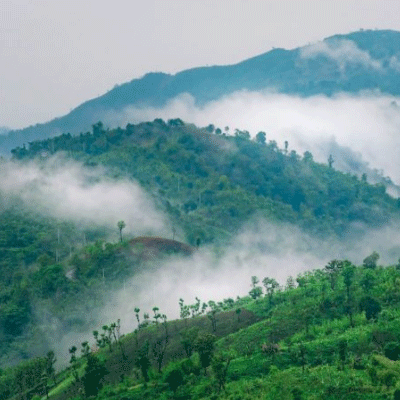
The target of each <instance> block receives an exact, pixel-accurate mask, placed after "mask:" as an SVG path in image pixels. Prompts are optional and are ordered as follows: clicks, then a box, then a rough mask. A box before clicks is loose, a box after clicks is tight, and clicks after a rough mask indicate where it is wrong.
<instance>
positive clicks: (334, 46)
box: [300, 39, 382, 73]
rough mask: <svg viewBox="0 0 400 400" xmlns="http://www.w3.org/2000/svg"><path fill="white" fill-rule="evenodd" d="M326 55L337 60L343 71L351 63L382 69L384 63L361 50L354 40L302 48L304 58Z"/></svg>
mask: <svg viewBox="0 0 400 400" xmlns="http://www.w3.org/2000/svg"><path fill="white" fill-rule="evenodd" d="M321 55H322V56H325V57H327V58H330V59H331V60H333V61H335V62H336V63H337V65H338V67H339V69H340V71H341V72H342V73H343V72H344V71H345V69H346V66H347V65H349V64H361V65H363V66H364V67H370V68H373V69H375V70H381V69H382V64H381V63H380V62H379V61H378V60H375V59H373V58H372V57H371V56H370V54H369V53H368V52H367V51H364V50H361V49H360V48H359V47H358V46H357V45H356V44H355V43H354V42H353V41H352V40H347V39H342V40H329V41H323V42H317V43H314V44H311V45H309V46H305V47H302V48H301V49H300V57H301V58H303V59H309V58H316V57H319V56H321Z"/></svg>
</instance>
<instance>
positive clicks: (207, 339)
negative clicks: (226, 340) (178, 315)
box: [195, 333, 217, 375]
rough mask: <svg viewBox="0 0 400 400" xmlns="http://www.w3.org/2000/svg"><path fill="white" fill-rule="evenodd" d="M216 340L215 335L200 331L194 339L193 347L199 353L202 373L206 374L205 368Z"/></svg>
mask: <svg viewBox="0 0 400 400" xmlns="http://www.w3.org/2000/svg"><path fill="white" fill-rule="evenodd" d="M216 340H217V338H216V336H215V335H212V334H211V333H202V334H200V335H199V336H198V337H197V339H196V342H195V349H196V351H197V352H198V353H199V357H200V363H201V367H202V368H203V369H204V375H205V374H206V371H207V368H208V367H209V366H210V363H211V359H212V356H213V353H214V344H215V341H216Z"/></svg>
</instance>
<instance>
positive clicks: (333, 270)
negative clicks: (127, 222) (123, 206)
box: [0, 119, 400, 399]
mask: <svg viewBox="0 0 400 400" xmlns="http://www.w3.org/2000/svg"><path fill="white" fill-rule="evenodd" d="M54 157H59V159H60V160H65V159H66V160H74V161H76V162H78V163H81V164H83V165H84V166H85V168H87V169H89V170H90V169H95V168H97V167H98V166H102V167H105V171H106V172H105V173H106V174H107V176H108V177H109V178H110V179H112V180H114V181H117V182H118V181H119V180H121V181H122V180H126V179H128V180H134V181H137V182H139V183H140V185H141V186H142V187H143V188H144V189H145V190H146V192H147V193H148V194H149V195H150V196H151V198H152V199H153V200H154V202H155V204H156V205H157V207H158V208H159V209H160V210H161V211H162V212H163V213H165V214H166V215H167V216H168V220H169V221H170V224H171V226H170V237H168V238H164V240H166V239H173V238H174V236H175V232H178V234H179V237H177V238H176V239H177V240H179V241H180V242H184V243H187V244H188V245H189V246H191V247H183V245H179V246H178V245H174V246H172V242H169V245H168V246H164V247H163V248H162V250H160V251H158V252H157V260H155V259H154V257H153V255H152V254H153V253H152V252H150V251H149V249H148V248H147V246H148V243H149V241H148V239H142V240H138V238H135V237H134V236H133V237H128V236H126V237H125V235H124V236H122V231H123V228H124V225H123V224H122V223H121V224H120V222H122V221H120V222H118V221H115V241H113V242H110V240H109V238H110V232H109V228H106V227H101V226H94V225H93V226H87V225H84V224H80V225H77V224H74V223H72V222H71V221H67V220H62V219H57V218H54V217H50V216H46V215H44V214H42V213H40V212H39V210H38V211H37V212H34V211H32V209H31V208H27V207H26V206H25V205H24V203H23V201H22V200H21V199H19V198H18V197H17V196H15V198H14V197H10V196H9V195H8V194H7V193H1V192H0V205H1V209H2V211H1V213H0V270H1V274H0V337H1V339H2V340H1V342H0V349H1V356H0V360H1V365H2V370H1V372H0V399H11V398H15V399H31V398H34V397H35V396H36V398H46V393H48V394H49V398H52V399H73V398H75V399H83V398H89V397H90V396H92V398H98V399H145V398H148V399H174V398H176V399H219V398H220V399H246V398H248V399H253V398H260V399H277V398H282V399H321V398H324V399H333V398H342V399H383V398H387V399H398V398H400V392H399V390H397V386H396V385H398V381H399V374H400V361H398V358H399V354H400V342H399V333H400V325H399V319H398V317H399V315H398V311H397V310H398V308H399V304H398V303H399V293H400V291H399V289H400V288H399V285H400V272H399V271H400V269H399V265H397V264H394V265H385V266H383V265H381V264H380V263H379V259H380V258H379V254H378V253H376V252H374V253H372V254H365V255H364V257H365V259H364V262H363V264H362V265H354V264H353V262H351V260H350V261H349V260H342V259H341V260H332V261H330V262H329V263H328V264H327V265H326V266H324V265H310V266H309V272H306V273H304V274H302V275H299V276H297V277H293V278H292V277H290V278H288V280H287V282H286V284H282V283H280V284H279V283H278V282H277V281H276V280H275V279H274V278H273V277H261V276H260V277H249V294H248V296H245V297H242V298H240V297H236V296H237V294H236V293H235V292H234V290H233V292H232V298H228V299H225V300H224V301H220V302H217V301H213V299H201V300H200V299H198V300H196V303H195V304H186V302H185V299H182V300H181V302H180V304H179V305H178V304H177V305H176V307H177V308H178V307H179V309H180V316H181V318H180V319H179V320H175V321H170V320H169V318H168V314H169V313H170V310H163V309H162V307H161V305H158V306H157V305H155V308H154V309H153V310H139V311H137V313H136V316H135V317H136V319H137V322H138V325H139V326H138V328H137V329H136V330H135V331H134V332H131V333H129V332H124V333H125V335H122V333H121V332H120V325H119V322H118V320H117V318H116V320H115V321H102V323H103V324H104V326H103V327H102V329H101V330H99V331H94V332H93V335H92V338H93V339H92V341H90V342H88V343H87V342H84V343H83V344H82V343H71V344H70V347H69V352H68V350H67V351H66V352H65V356H64V358H65V357H66V358H68V361H69V367H68V368H67V369H62V370H59V371H57V373H56V371H55V366H54V363H55V360H54V359H55V355H54V354H58V353H59V350H60V349H57V348H52V347H51V346H50V345H49V342H48V340H47V338H48V337H51V336H56V335H60V333H61V332H67V331H68V329H72V328H73V329H74V330H75V331H81V332H88V331H90V330H94V329H95V327H96V326H97V324H98V321H97V320H96V319H95V318H92V317H90V315H94V314H96V312H95V311H94V310H100V309H101V308H102V307H106V306H107V298H108V295H109V294H111V293H112V292H113V291H114V290H117V289H119V288H120V287H121V285H122V283H123V281H124V280H125V279H128V278H132V277H134V276H135V274H137V273H139V272H140V271H143V270H146V269H151V268H153V269H154V268H158V267H159V265H162V262H163V260H169V259H171V257H174V256H177V255H179V254H180V253H181V252H182V249H186V250H187V251H186V253H188V254H186V255H183V254H180V256H181V257H190V253H191V252H192V251H198V252H201V251H202V248H203V246H204V247H207V248H213V249H214V250H215V251H216V252H218V251H219V249H222V248H224V247H225V246H228V245H229V244H230V243H231V242H232V240H233V239H234V238H235V236H236V235H237V234H238V233H239V232H240V230H241V228H242V227H243V225H244V224H246V223H248V222H249V221H252V220H265V221H269V222H273V223H276V224H291V225H292V226H296V227H297V228H299V229H300V230H301V231H302V232H304V233H305V234H307V235H310V236H313V237H314V236H315V237H318V238H320V239H322V240H324V239H326V240H329V239H331V238H335V240H343V241H348V242H350V243H351V241H357V240H359V239H361V238H362V237H363V235H364V234H365V232H367V231H368V230H369V229H376V228H380V227H385V226H387V225H388V224H389V223H392V224H393V223H395V222H396V221H397V220H398V216H399V212H400V203H399V201H398V199H395V198H393V197H391V196H389V195H388V194H386V191H385V186H384V185H383V184H376V185H371V184H369V183H368V177H367V176H365V175H363V176H356V175H352V174H346V173H342V172H340V171H337V170H336V169H335V160H334V159H333V158H332V157H330V158H329V159H328V160H327V161H326V164H321V163H316V162H315V161H314V160H313V156H312V154H311V153H310V152H305V153H304V154H301V155H300V154H297V153H296V151H295V150H293V149H291V147H290V143H287V142H285V145H284V147H283V148H279V147H278V145H277V143H276V142H275V141H271V140H269V139H268V133H265V132H259V133H258V134H257V135H256V136H255V137H254V138H253V139H252V138H251V137H250V134H249V132H247V131H246V130H235V131H234V132H230V129H229V127H215V126H213V125H209V126H207V127H205V128H198V127H196V126H194V125H190V124H185V123H184V122H183V121H181V120H180V119H172V120H169V121H163V120H161V119H157V120H155V121H153V122H147V123H140V124H137V125H133V124H128V125H127V126H126V127H125V128H116V129H111V130H110V129H106V128H104V126H103V124H102V123H101V122H99V123H97V124H95V125H93V129H92V131H91V132H86V133H81V134H79V135H76V136H74V135H71V134H69V133H65V134H63V135H60V136H57V137H55V138H50V139H46V140H43V141H35V142H31V143H29V144H28V145H27V146H23V147H18V148H15V149H14V150H12V161H6V160H0V165H1V163H16V164H21V163H22V164H23V165H29V163H35V164H36V165H39V166H46V165H48V162H49V160H51V159H53V158H54ZM119 234H120V235H121V236H120V237H119ZM192 249H193V250H192ZM194 249H196V250H194ZM398 257H400V254H397V258H398ZM104 276H106V277H107V284H105V282H104ZM47 315H51V316H56V317H57V319H58V321H59V326H58V327H57V328H55V327H54V326H52V324H51V323H49V322H46V321H47V319H46V318H47V317H46V316H47ZM399 389H400V388H399ZM396 396H397V397H396Z"/></svg>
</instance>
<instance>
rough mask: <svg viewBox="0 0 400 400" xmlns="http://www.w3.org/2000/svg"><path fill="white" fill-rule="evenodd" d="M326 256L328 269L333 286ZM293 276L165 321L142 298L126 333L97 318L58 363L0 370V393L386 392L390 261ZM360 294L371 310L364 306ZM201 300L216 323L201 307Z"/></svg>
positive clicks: (394, 344) (389, 389) (395, 303)
mask: <svg viewBox="0 0 400 400" xmlns="http://www.w3.org/2000/svg"><path fill="white" fill-rule="evenodd" d="M332 264H336V265H337V268H338V272H337V274H336V280H335V286H334V288H333V289H332V287H331V282H332V281H331V279H332V278H331V276H332V275H331V266H332ZM349 271H352V272H351V274H350V273H349ZM350 275H351V278H349V276H350ZM366 276H369V277H370V278H371V277H373V281H374V283H373V285H372V286H371V287H365V286H363V285H361V282H363V281H364V280H365V277H366ZM254 278H256V277H253V278H252V282H254V281H255V279H254ZM370 278H369V279H370ZM296 280H297V282H298V285H293V283H292V282H291V280H289V281H288V284H287V285H286V287H282V286H278V287H276V286H275V285H273V286H275V288H274V295H273V296H272V298H271V295H270V292H268V291H266V292H265V293H264V291H263V290H262V289H261V292H262V294H261V295H260V296H259V297H258V298H257V299H252V298H251V296H247V297H243V298H237V300H236V301H235V300H232V299H226V300H224V301H223V302H218V303H215V302H213V301H210V302H208V304H207V303H204V304H205V306H204V307H202V310H200V311H198V312H197V313H196V312H194V313H193V314H192V316H190V315H186V313H185V312H183V313H181V319H180V320H176V321H167V317H166V316H165V315H163V318H162V320H163V322H161V323H160V322H159V321H158V319H159V315H161V314H160V313H159V309H158V307H154V309H153V311H154V318H153V319H154V321H149V319H147V321H146V322H145V323H142V324H140V325H139V327H138V328H137V329H136V330H135V331H134V332H133V333H130V334H128V335H126V336H121V335H120V333H119V321H118V323H113V324H110V325H108V326H103V328H102V329H103V333H101V334H100V333H99V332H97V331H94V332H93V335H94V339H95V345H96V346H95V347H93V346H92V347H91V346H90V344H89V343H88V342H84V343H82V346H81V356H80V357H79V354H78V349H77V347H75V346H73V347H71V349H70V355H71V361H70V365H71V366H70V367H69V368H68V369H66V370H63V371H61V372H59V373H58V374H54V369H53V367H52V365H53V364H54V354H51V353H49V354H48V356H47V358H37V359H33V360H31V361H29V362H25V363H21V364H20V365H19V366H17V367H15V368H13V369H7V370H4V371H3V372H2V374H1V376H0V398H2V399H9V398H10V399H11V398H14V397H13V396H15V395H17V396H20V397H21V396H22V397H21V398H32V396H34V395H36V396H39V397H38V398H40V397H41V396H45V395H46V393H48V394H49V398H50V399H54V400H56V399H75V400H78V399H82V400H83V399H86V398H93V399H98V400H102V399H115V400H121V399H145V398H149V399H150V398H151V399H183V398H184V399H254V398H262V399H277V398H282V399H321V398H326V399H335V398H346V399H384V398H386V399H397V397H396V396H398V392H399V390H400V386H399V378H400V358H399V357H400V341H399V337H400V336H399V335H400V322H399V321H400V318H399V317H400V312H399V309H400V307H399V305H400V296H399V293H400V269H399V268H398V266H386V267H383V266H377V267H376V268H375V269H373V270H372V272H371V269H369V268H368V267H365V266H355V265H353V264H351V262H349V261H347V260H335V262H334V263H332V262H331V263H329V264H328V265H327V267H325V268H324V269H317V270H313V271H309V272H306V273H304V274H302V275H299V276H298V277H297V279H296ZM264 281H269V282H271V281H272V279H271V278H268V279H267V278H265V279H264ZM267 287H268V288H270V286H267ZM268 290H269V291H270V289H268ZM367 298H368V299H369V300H368V301H366V299H367ZM368 302H369V305H368ZM199 303H200V304H201V301H200V299H198V300H196V303H195V304H193V305H185V302H184V301H183V300H181V301H180V307H181V310H182V311H183V310H184V309H189V310H191V309H196V310H198V309H199V307H198V306H197V304H199ZM371 304H372V308H373V310H374V313H373V315H371V314H368V312H367V311H366V309H368V307H370V306H371ZM377 306H379V309H378V307H377ZM238 307H240V309H241V310H242V312H241V318H240V321H239V320H238V318H237V313H236V310H237V309H238ZM350 310H351V311H350ZM135 311H136V312H137V316H138V319H139V313H140V310H139V309H136V310H135ZM213 311H215V314H214V316H215V318H216V319H217V321H218V324H217V328H216V329H214V326H213V324H212V323H211V321H210V320H209V318H207V316H206V315H210V314H212V313H213ZM23 396H25V397H23ZM17 398H19V397H17Z"/></svg>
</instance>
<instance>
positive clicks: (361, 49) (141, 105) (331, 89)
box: [0, 30, 400, 154]
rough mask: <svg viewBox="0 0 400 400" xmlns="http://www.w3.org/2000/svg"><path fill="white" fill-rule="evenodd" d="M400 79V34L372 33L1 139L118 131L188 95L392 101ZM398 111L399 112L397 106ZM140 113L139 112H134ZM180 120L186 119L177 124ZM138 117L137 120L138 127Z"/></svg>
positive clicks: (268, 57)
mask: <svg viewBox="0 0 400 400" xmlns="http://www.w3.org/2000/svg"><path fill="white" fill-rule="evenodd" d="M399 78H400V32H396V31H390V30H382V31H379V30H376V31H372V30H368V31H358V32H354V33H350V34H347V35H335V36H332V37H329V38H327V39H325V40H324V41H322V42H318V43H314V44H310V45H307V46H304V47H300V48H297V49H293V50H285V49H273V50H271V51H269V52H267V53H265V54H261V55H259V56H256V57H254V58H251V59H248V60H245V61H243V62H241V63H239V64H236V65H229V66H212V67H200V68H194V69H190V70H186V71H182V72H180V73H177V74H175V75H169V74H165V73H162V72H157V73H148V74H146V75H145V76H143V77H142V78H139V79H134V80H132V81H131V82H128V83H125V84H123V85H120V86H117V87H115V88H114V89H113V90H111V91H109V92H107V93H106V94H104V95H102V96H100V97H98V98H95V99H92V100H89V101H87V102H85V103H83V104H81V105H79V106H78V107H77V108H75V109H74V110H73V111H71V112H70V113H69V114H67V115H65V116H63V117H60V118H56V119H54V120H52V121H50V122H48V123H45V124H37V125H35V126H30V127H28V128H25V129H22V130H18V131H12V132H10V133H9V134H8V135H5V136H3V137H0V152H1V153H3V154H7V153H8V152H9V151H10V150H11V149H12V148H14V147H16V146H22V144H23V143H25V144H27V143H28V142H30V141H33V140H36V139H43V138H46V137H51V136H55V135H58V134H61V133H65V132H70V133H72V134H77V133H79V132H84V131H87V130H90V128H91V125H92V124H93V123H96V122H97V121H99V120H101V121H103V122H104V124H105V125H106V126H110V127H115V126H117V125H122V124H123V123H126V122H127V120H129V122H139V121H140V120H143V119H145V118H146V117H148V116H149V114H152V113H153V114H154V118H155V117H157V115H156V114H157V113H160V112H161V111H160V109H162V108H163V107H165V106H168V104H171V101H172V100H173V99H177V98H178V102H179V99H181V98H182V95H183V94H186V95H185V96H186V97H184V106H183V111H187V107H189V108H190V107H191V108H192V109H193V107H196V110H197V108H199V109H200V110H203V109H204V108H205V107H207V105H208V104H215V101H217V100H219V99H221V98H222V99H224V98H226V96H229V95H232V94H233V93H235V92H242V91H247V92H263V93H265V92H268V93H275V94H276V93H279V94H286V95H290V96H300V97H313V96H321V95H322V96H327V97H332V96H335V95H337V94H340V93H341V94H343V93H347V94H349V95H360V94H362V95H363V94H365V92H369V93H371V92H373V94H374V95H378V94H379V95H381V96H386V97H389V98H390V97H392V96H398V95H400V79H399ZM210 102H212V103H210ZM247 105H248V103H246V104H244V108H246V106H247ZM392 105H393V106H395V105H396V102H395V101H394V100H393V104H392ZM179 106H180V107H181V108H182V105H181V103H178V109H176V107H175V108H174V107H173V108H172V109H171V108H170V109H169V112H170V113H171V114H172V113H177V112H178V111H179ZM132 108H133V109H134V111H136V112H133V113H132V112H131V111H132ZM149 109H150V111H148V110H149ZM138 110H139V111H140V112H138ZM146 111H147V112H146ZM176 116H179V117H181V115H171V116H170V117H171V118H172V117H176ZM132 118H133V119H135V120H133V121H130V120H131V119H132ZM188 122H198V121H188ZM209 122H210V123H214V121H212V120H209ZM357 150H358V149H356V151H357Z"/></svg>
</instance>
